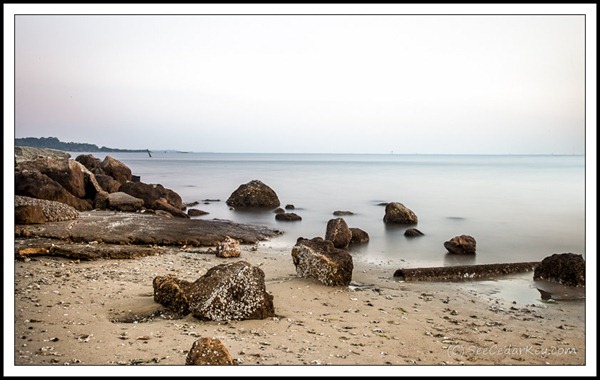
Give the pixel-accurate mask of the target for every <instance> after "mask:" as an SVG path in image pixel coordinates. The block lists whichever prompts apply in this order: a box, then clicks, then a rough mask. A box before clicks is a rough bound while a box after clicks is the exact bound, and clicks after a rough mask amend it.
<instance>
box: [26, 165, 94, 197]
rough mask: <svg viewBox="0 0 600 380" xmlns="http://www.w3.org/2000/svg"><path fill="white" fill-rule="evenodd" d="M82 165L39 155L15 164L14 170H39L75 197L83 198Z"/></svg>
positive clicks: (83, 180) (83, 179)
mask: <svg viewBox="0 0 600 380" xmlns="http://www.w3.org/2000/svg"><path fill="white" fill-rule="evenodd" d="M83 168H84V167H82V166H80V164H79V163H78V162H76V161H73V160H70V159H58V158H48V157H43V158H42V157H40V158H37V159H35V160H33V161H23V162H21V163H19V164H17V165H16V166H15V170H16V171H23V170H31V171H35V170H37V171H39V172H40V173H42V174H45V175H47V176H48V177H49V178H51V179H52V180H54V181H56V182H57V183H58V184H60V185H61V186H62V187H63V188H64V189H65V190H67V191H68V192H69V193H71V194H72V195H74V196H75V197H77V198H84V197H85V195H86V193H85V178H84V174H83V170H82V169H83Z"/></svg>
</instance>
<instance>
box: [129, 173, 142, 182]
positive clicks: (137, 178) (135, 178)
mask: <svg viewBox="0 0 600 380" xmlns="http://www.w3.org/2000/svg"><path fill="white" fill-rule="evenodd" d="M131 182H142V177H140V176H139V175H135V174H132V175H131Z"/></svg>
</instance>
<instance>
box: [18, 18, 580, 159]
mask: <svg viewBox="0 0 600 380" xmlns="http://www.w3.org/2000/svg"><path fill="white" fill-rule="evenodd" d="M584 21H585V17H584V16H583V15H562V16H555V15H398V14H396V15H358V16H355V15H348V14H346V15H331V14H330V15H281V14H279V15H266V16H260V15H248V14H246V15H200V14H196V15H186V14H183V15H141V14H140V15H130V16H127V15H49V14H46V15H16V17H15V29H14V30H15V69H14V73H15V92H14V94H15V137H48V136H55V137H58V138H59V139H60V140H62V141H73V142H86V143H93V144H96V145H98V146H108V147H113V148H131V149H147V148H149V149H155V150H158V149H176V150H182V151H195V152H205V151H210V152H294V153H303V152H306V153H317V152H319V153H389V152H391V151H393V152H397V153H420V154H427V153H433V154H435V153H451V154H455V153H457V154H461V153H467V154H477V153H493V154H519V153H527V154H548V153H553V154H583V153H584V149H585V61H584V60H585V45H584V38H585V29H584V25H585V24H584Z"/></svg>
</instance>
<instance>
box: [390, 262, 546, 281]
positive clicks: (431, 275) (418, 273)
mask: <svg viewBox="0 0 600 380" xmlns="http://www.w3.org/2000/svg"><path fill="white" fill-rule="evenodd" d="M539 264H540V263H539V262H525V263H507V264H481V265H457V266H451V267H432V268H404V269H398V270H397V271H396V272H394V277H397V278H398V279H400V280H404V281H456V280H472V279H484V278H495V277H497V276H499V275H506V274H511V273H521V272H530V271H532V270H534V269H535V268H536V267H537V266H538V265H539Z"/></svg>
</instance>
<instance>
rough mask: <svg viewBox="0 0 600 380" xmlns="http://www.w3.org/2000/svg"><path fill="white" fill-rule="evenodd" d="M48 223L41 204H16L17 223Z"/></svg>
mask: <svg viewBox="0 0 600 380" xmlns="http://www.w3.org/2000/svg"><path fill="white" fill-rule="evenodd" d="M42 223H46V217H45V216H44V211H43V210H42V207H41V206H39V205H22V206H15V224H42Z"/></svg>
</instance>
